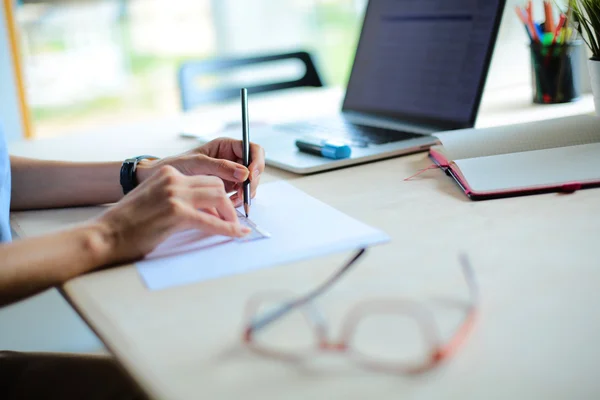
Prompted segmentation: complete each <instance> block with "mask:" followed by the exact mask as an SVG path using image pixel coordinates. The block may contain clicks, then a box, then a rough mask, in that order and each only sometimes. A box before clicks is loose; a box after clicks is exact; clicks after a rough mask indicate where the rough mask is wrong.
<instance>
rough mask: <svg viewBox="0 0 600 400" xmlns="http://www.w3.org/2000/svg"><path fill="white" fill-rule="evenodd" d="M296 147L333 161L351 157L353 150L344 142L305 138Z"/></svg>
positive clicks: (299, 140)
mask: <svg viewBox="0 0 600 400" xmlns="http://www.w3.org/2000/svg"><path fill="white" fill-rule="evenodd" d="M296 146H297V147H298V149H299V150H300V151H303V152H305V153H310V154H314V155H316V156H321V157H325V158H330V159H332V160H341V159H344V158H348V157H350V154H351V153H352V149H351V148H350V146H348V145H347V144H345V143H343V142H335V141H330V140H326V139H319V138H311V137H307V138H303V139H298V140H296Z"/></svg>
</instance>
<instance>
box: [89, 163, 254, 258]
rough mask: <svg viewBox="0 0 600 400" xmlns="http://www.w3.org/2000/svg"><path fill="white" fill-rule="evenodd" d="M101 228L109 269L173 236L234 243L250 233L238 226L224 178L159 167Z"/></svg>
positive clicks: (101, 219)
mask: <svg viewBox="0 0 600 400" xmlns="http://www.w3.org/2000/svg"><path fill="white" fill-rule="evenodd" d="M180 162H181V165H187V164H186V162H185V161H183V160H180ZM193 165H195V164H194V163H191V166H193ZM192 171H193V172H197V171H196V170H192ZM192 171H190V172H192ZM190 175H192V174H190ZM98 222H99V223H100V225H101V226H102V227H103V230H104V232H107V235H106V237H108V240H109V242H110V246H109V247H110V253H111V259H110V263H116V262H122V261H129V260H134V259H138V258H141V257H143V256H144V255H146V254H147V253H149V252H150V251H152V250H153V249H154V248H155V247H156V246H157V245H158V244H159V243H161V242H162V241H163V240H165V239H166V238H167V237H168V236H170V235H171V234H173V233H175V232H177V231H181V230H185V229H192V228H197V229H201V230H203V231H204V232H208V233H211V234H215V235H225V236H231V237H242V236H244V235H246V234H248V233H249V232H250V230H249V229H248V228H246V227H244V226H242V225H240V223H239V221H238V218H237V214H236V211H235V209H234V207H233V203H232V202H231V200H230V199H229V197H228V196H227V193H226V191H225V187H224V185H223V181H222V180H221V179H220V178H217V177H215V176H205V175H199V176H186V175H184V174H183V173H181V172H180V171H178V170H177V169H175V168H174V167H171V166H162V167H159V169H158V171H157V172H156V173H155V174H154V175H152V176H151V177H150V179H146V180H145V181H144V182H142V183H141V184H140V185H139V186H138V187H137V188H136V189H134V190H133V191H131V192H130V193H129V194H128V195H127V196H125V197H124V198H123V199H122V200H121V201H120V202H118V203H117V204H116V205H114V206H113V207H111V208H110V209H109V210H108V211H106V212H105V213H104V214H103V215H101V216H100V217H99V219H98Z"/></svg>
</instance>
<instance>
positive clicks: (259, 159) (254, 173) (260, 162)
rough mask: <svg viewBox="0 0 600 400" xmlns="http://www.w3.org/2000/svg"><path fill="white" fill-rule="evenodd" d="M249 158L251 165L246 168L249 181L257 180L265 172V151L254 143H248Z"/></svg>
mask: <svg viewBox="0 0 600 400" xmlns="http://www.w3.org/2000/svg"><path fill="white" fill-rule="evenodd" d="M250 157H251V160H252V163H250V165H249V166H248V170H249V171H250V180H251V181H253V180H255V179H258V177H259V176H260V174H262V173H263V172H264V171H265V150H264V149H263V148H262V147H260V146H259V145H257V144H255V143H250Z"/></svg>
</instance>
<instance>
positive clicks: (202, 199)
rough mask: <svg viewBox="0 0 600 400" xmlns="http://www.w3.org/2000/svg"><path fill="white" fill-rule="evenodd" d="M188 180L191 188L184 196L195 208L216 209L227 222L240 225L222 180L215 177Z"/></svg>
mask: <svg viewBox="0 0 600 400" xmlns="http://www.w3.org/2000/svg"><path fill="white" fill-rule="evenodd" d="M186 178H187V180H188V183H189V185H190V187H189V189H188V190H187V191H186V193H185V194H183V196H184V197H186V199H187V200H188V201H190V202H191V204H192V205H193V206H194V208H196V209H198V208H200V209H214V210H215V211H216V212H217V214H218V215H220V216H221V217H222V218H223V219H224V220H225V221H230V222H235V223H238V218H237V213H236V212H235V208H234V207H233V204H232V203H231V200H229V196H228V195H227V192H226V191H225V186H224V185H223V181H221V179H219V178H216V177H213V176H193V177H186Z"/></svg>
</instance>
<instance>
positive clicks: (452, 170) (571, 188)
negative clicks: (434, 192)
mask: <svg viewBox="0 0 600 400" xmlns="http://www.w3.org/2000/svg"><path fill="white" fill-rule="evenodd" d="M429 157H430V158H431V159H432V160H433V162H434V163H435V165H437V166H438V167H439V168H440V169H442V170H443V171H444V172H445V173H446V175H448V176H450V177H451V178H452V179H454V181H455V182H456V183H457V184H458V186H459V187H460V188H461V190H462V191H463V192H464V194H466V195H467V197H468V198H470V199H471V200H488V199H499V198H505V197H515V196H525V195H532V194H542V193H552V192H564V193H571V192H575V191H577V190H580V189H588V188H593V187H600V181H594V182H585V183H580V182H569V183H563V184H558V185H548V186H534V187H526V188H521V189H506V190H498V191H490V192H475V191H473V190H472V189H471V188H470V186H469V183H468V182H467V180H466V179H465V178H464V177H463V176H462V174H461V173H460V171H459V169H458V167H457V166H456V164H454V163H453V162H451V161H448V160H447V159H446V157H445V156H444V155H443V154H442V153H440V152H438V151H436V150H435V149H434V148H431V149H430V150H429Z"/></svg>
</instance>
